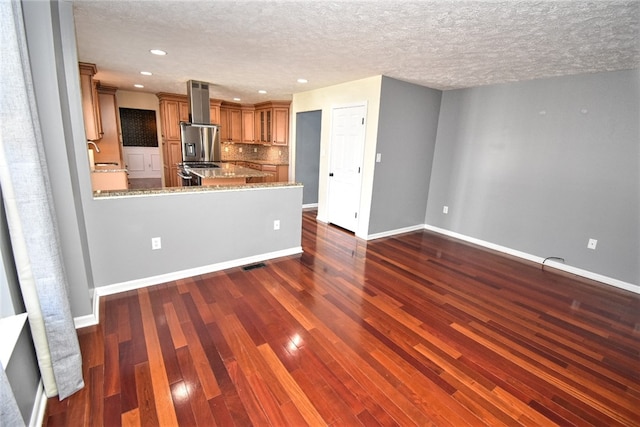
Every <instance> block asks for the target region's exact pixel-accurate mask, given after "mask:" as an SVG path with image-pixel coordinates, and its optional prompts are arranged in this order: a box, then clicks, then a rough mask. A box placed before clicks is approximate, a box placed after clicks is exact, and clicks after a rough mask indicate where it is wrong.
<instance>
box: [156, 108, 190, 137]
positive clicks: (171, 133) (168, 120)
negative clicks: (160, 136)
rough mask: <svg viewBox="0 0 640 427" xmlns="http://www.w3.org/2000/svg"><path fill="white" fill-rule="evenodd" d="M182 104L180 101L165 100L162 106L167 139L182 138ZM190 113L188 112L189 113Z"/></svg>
mask: <svg viewBox="0 0 640 427" xmlns="http://www.w3.org/2000/svg"><path fill="white" fill-rule="evenodd" d="M180 104H182V103H181V102H178V101H163V102H162V104H161V105H160V107H162V106H163V105H164V108H160V110H161V111H162V110H164V111H162V112H163V114H162V120H163V121H164V123H163V128H164V137H165V138H166V139H168V140H169V139H180ZM187 114H188V113H187Z"/></svg>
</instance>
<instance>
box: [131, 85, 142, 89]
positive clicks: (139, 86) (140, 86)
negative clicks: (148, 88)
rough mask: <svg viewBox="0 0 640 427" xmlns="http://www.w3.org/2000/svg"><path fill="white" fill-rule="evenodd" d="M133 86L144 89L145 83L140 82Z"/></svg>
mask: <svg viewBox="0 0 640 427" xmlns="http://www.w3.org/2000/svg"><path fill="white" fill-rule="evenodd" d="M133 86H134V87H137V88H140V89H142V88H143V87H144V85H139V84H135V85H133Z"/></svg>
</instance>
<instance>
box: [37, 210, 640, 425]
mask: <svg viewBox="0 0 640 427" xmlns="http://www.w3.org/2000/svg"><path fill="white" fill-rule="evenodd" d="M303 249H304V254H302V255H300V256H293V257H287V258H282V259H277V260H273V261H268V262H266V263H265V266H264V267H261V268H255V269H250V270H246V271H245V270H243V269H241V268H235V269H230V270H226V271H222V272H216V273H212V274H207V275H203V276H197V277H193V278H189V279H185V280H178V281H176V282H171V283H166V284H163V285H159V286H154V287H150V288H145V289H140V290H137V291H130V292H126V293H122V294H118V295H113V296H110V297H106V298H103V300H102V301H101V316H100V319H101V323H100V325H98V326H94V327H90V328H85V329H82V330H79V337H80V342H81V348H82V352H83V360H84V373H85V382H86V387H85V389H84V390H82V391H80V392H79V393H77V394H75V395H74V396H72V397H71V398H69V399H67V400H65V401H62V402H59V401H58V400H57V398H53V399H50V400H49V402H48V407H47V412H46V416H45V425H47V426H82V425H91V426H94V425H95V426H100V425H104V426H118V425H123V426H138V425H145V426H156V425H159V426H174V425H181V426H215V425H220V426H234V425H236V426H247V425H255V426H269V425H272V426H287V425H290V426H303V425H311V426H319V425H332V426H341V425H345V426H358V425H364V426H409V425H417V426H427V425H434V426H436V425H437V426H464V425H491V426H494V425H510V426H512V425H538V426H539V425H554V424H557V425H563V426H570V425H576V426H583V425H593V426H616V425H626V426H633V425H635V426H638V425H640V369H639V368H640V295H637V294H633V293H630V292H626V291H623V290H619V289H616V288H613V287H610V286H607V285H602V284H598V283H595V282H590V281H588V280H585V279H580V278H576V277H573V276H570V275H568V274H562V273H558V272H555V271H553V270H550V269H548V268H546V269H544V270H543V269H541V268H540V267H539V266H537V265H534V264H529V263H526V262H523V261H521V260H516V259H511V258H509V257H506V256H504V255H499V254H495V253H492V252H490V251H487V250H484V249H480V248H476V247H473V246H471V245H467V244H462V243H459V242H455V241H453V240H450V239H447V238H443V237H441V236H438V235H436V234H432V233H430V232H427V231H418V232H414V233H408V234H403V235H400V236H396V237H390V238H385V239H379V240H374V241H371V242H364V241H362V240H359V239H356V238H355V237H354V236H353V235H350V234H348V233H345V232H344V231H342V230H340V229H338V228H335V227H333V226H327V225H324V224H322V223H317V222H316V221H315V212H305V214H304V217H303Z"/></svg>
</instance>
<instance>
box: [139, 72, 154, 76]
mask: <svg viewBox="0 0 640 427" xmlns="http://www.w3.org/2000/svg"><path fill="white" fill-rule="evenodd" d="M140 74H142V75H143V76H152V75H153V73H151V72H149V71H140Z"/></svg>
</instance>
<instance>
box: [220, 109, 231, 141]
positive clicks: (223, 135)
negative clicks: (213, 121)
mask: <svg viewBox="0 0 640 427" xmlns="http://www.w3.org/2000/svg"><path fill="white" fill-rule="evenodd" d="M229 138H230V135H229V109H227V108H220V141H221V142H227V141H229Z"/></svg>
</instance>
